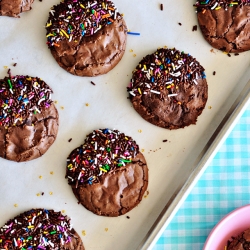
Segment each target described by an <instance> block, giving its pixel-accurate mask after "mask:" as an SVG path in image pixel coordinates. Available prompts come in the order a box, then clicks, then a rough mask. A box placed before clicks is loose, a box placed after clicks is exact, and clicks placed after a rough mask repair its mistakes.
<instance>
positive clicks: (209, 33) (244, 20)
mask: <svg viewBox="0 0 250 250" xmlns="http://www.w3.org/2000/svg"><path fill="white" fill-rule="evenodd" d="M212 2H213V3H211V4H210V5H208V6H204V5H200V4H199V3H197V4H196V6H197V18H198V23H199V26H200V29H201V32H202V34H203V36H204V38H205V39H206V41H207V42H208V43H209V44H210V45H211V46H212V47H214V48H216V49H219V50H222V51H225V52H228V53H238V52H244V51H247V50H250V2H249V1H245V2H243V1H235V2H233V3H234V4H233V5H231V6H230V2H228V3H226V1H224V2H225V3H224V5H222V6H219V5H218V4H217V5H216V3H217V1H212ZM221 2H223V1H221ZM241 2H242V3H241ZM214 6H215V7H214Z"/></svg>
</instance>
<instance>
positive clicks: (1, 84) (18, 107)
mask: <svg viewBox="0 0 250 250" xmlns="http://www.w3.org/2000/svg"><path fill="white" fill-rule="evenodd" d="M51 93H52V90H51V89H50V87H49V86H48V85H47V84H46V83H45V82H44V81H43V80H42V79H40V78H37V77H30V76H14V77H11V76H10V77H5V78H4V79H2V80H0V126H5V127H6V128H8V127H10V126H15V125H20V124H24V123H25V122H26V121H27V119H28V118H29V117H30V116H32V115H34V114H37V113H40V112H41V108H43V107H45V108H48V107H50V104H51V102H52V100H51Z"/></svg>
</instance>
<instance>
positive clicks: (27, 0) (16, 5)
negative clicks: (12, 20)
mask: <svg viewBox="0 0 250 250" xmlns="http://www.w3.org/2000/svg"><path fill="white" fill-rule="evenodd" d="M33 2H34V0H11V1H10V0H0V16H10V17H19V16H18V15H19V14H20V13H22V12H25V11H28V10H31V5H32V3H33Z"/></svg>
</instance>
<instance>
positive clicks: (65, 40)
mask: <svg viewBox="0 0 250 250" xmlns="http://www.w3.org/2000/svg"><path fill="white" fill-rule="evenodd" d="M46 29H47V33H46V34H47V44H48V47H49V49H50V50H51V53H52V55H53V56H54V58H55V59H56V61H57V63H58V64H59V65H60V66H61V67H62V68H64V69H65V70H66V71H68V72H69V73H71V74H74V75H78V76H96V75H101V74H105V73H107V72H109V71H110V70H111V69H113V68H114V67H115V66H116V65H117V63H118V62H119V61H120V60H121V58H122V56H123V54H124V52H125V48H126V42H127V27H126V24H125V21H124V19H123V18H122V16H121V14H120V13H119V12H118V10H117V8H116V6H115V5H114V4H113V3H112V2H111V1H109V0H104V1H103V0H102V1H100V0H97V1H96V0H91V1H86V0H79V1H72V0H65V1H64V2H61V3H60V4H58V5H55V6H53V7H52V8H51V10H50V14H49V18H48V21H47V24H46Z"/></svg>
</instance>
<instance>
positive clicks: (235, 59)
mask: <svg viewBox="0 0 250 250" xmlns="http://www.w3.org/2000/svg"><path fill="white" fill-rule="evenodd" d="M57 3H59V0H43V1H42V2H40V1H38V0H35V3H34V4H33V9H32V11H30V12H27V13H23V14H21V18H17V19H15V18H9V17H0V77H1V78H3V77H4V76H5V75H7V69H8V68H11V70H12V74H13V75H18V74H21V75H30V76H39V77H41V78H42V79H43V80H45V81H46V82H47V84H49V85H50V86H51V87H52V89H53V90H54V95H53V97H54V100H56V101H57V104H56V106H57V108H58V111H59V115H60V127H59V133H58V137H57V140H56V141H55V143H54V144H53V145H52V147H51V148H50V149H49V150H48V151H47V153H46V154H45V155H44V156H42V157H40V158H39V159H36V160H33V161H30V162H27V163H15V162H11V161H7V160H4V159H0V226H2V225H3V224H4V223H5V222H6V221H7V220H8V219H9V218H12V217H14V216H16V215H17V214H19V213H21V212H24V211H26V210H29V209H31V208H48V209H54V210H64V212H65V213H66V214H67V215H69V216H70V217H71V218H72V223H73V225H74V228H75V229H76V231H77V232H78V233H79V234H80V235H81V237H82V240H83V242H84V245H85V247H86V249H87V250H88V249H94V250H96V249H102V250H103V249H106V250H109V249H119V250H128V249H129V250H130V249H136V247H137V246H138V245H139V243H140V241H141V240H142V239H143V237H144V236H145V234H146V233H147V231H148V230H149V228H150V227H151V226H152V224H153V223H154V221H155V220H156V218H157V216H158V215H159V213H160V212H161V210H162V208H163V207H164V206H165V205H166V203H167V202H168V200H169V199H170V197H171V196H172V194H173V193H174V191H175V190H176V189H177V187H178V186H179V185H181V184H182V183H183V182H184V181H185V180H186V178H187V177H188V176H189V175H190V173H191V171H192V169H193V167H194V166H193V163H194V162H195V159H196V157H197V156H198V154H199V152H200V151H201V150H202V148H203V146H204V145H205V144H206V142H207V140H208V139H209V138H210V136H211V135H212V133H213V131H214V130H215V129H216V127H217V126H218V124H219V123H220V121H221V119H222V118H223V115H224V114H225V113H226V112H227V110H228V109H229V107H230V106H231V104H232V103H233V102H234V100H235V98H236V97H237V95H238V94H239V92H240V91H241V89H242V87H243V86H242V84H240V83H239V79H240V77H241V75H242V74H243V73H244V72H245V71H246V69H247V68H248V67H249V66H250V52H245V53H241V54H240V55H239V56H234V55H233V54H232V56H231V57H228V56H227V55H225V54H223V53H222V52H221V51H218V50H216V49H213V50H212V48H211V46H210V45H209V44H207V42H206V41H205V40H204V39H203V37H202V34H201V32H200V29H199V28H198V30H197V31H192V28H193V26H194V25H197V24H198V23H197V20H196V14H195V10H194V8H193V6H192V5H193V3H194V1H191V0H186V1H171V0H163V1H161V2H159V1H152V0H151V1H150V0H137V1H122V0H116V1H115V3H116V5H117V6H118V8H119V11H120V12H121V13H123V14H124V18H125V21H126V23H127V26H128V28H129V29H130V30H131V31H134V32H139V33H140V36H132V35H128V42H127V48H126V52H125V55H124V57H123V58H122V60H121V62H120V63H119V64H118V65H117V66H116V67H115V68H114V69H113V70H112V71H110V72H109V73H108V74H106V75H103V76H98V77H93V78H89V77H78V76H73V75H71V74H69V73H67V72H66V71H64V70H63V69H61V68H60V67H59V66H58V65H57V63H56V62H55V60H54V58H53V57H52V56H51V54H50V51H49V49H48V48H47V45H46V38H45V34H46V32H45V28H44V26H45V23H46V21H47V18H48V12H49V9H50V7H51V6H52V5H54V4H57ZM161 3H162V4H163V6H164V9H163V11H161V10H160V4H161ZM179 23H180V24H181V25H180V24H179ZM163 46H168V47H170V48H172V47H176V48H177V49H179V50H181V51H182V50H183V51H185V52H186V53H190V54H191V55H192V56H193V57H195V58H196V59H197V60H198V61H199V62H200V63H201V64H202V65H203V67H204V68H205V70H206V75H207V81H208V85H209V98H208V102H207V106H206V108H205V109H204V111H203V113H202V115H201V116H200V117H199V118H198V122H197V124H196V125H192V126H189V127H186V128H184V129H179V130H175V131H169V130H166V129H162V128H159V127H156V126H154V125H151V124H149V123H147V122H146V121H144V120H143V119H142V118H141V117H140V116H139V115H138V114H137V113H136V111H134V109H133V107H132V106H131V104H130V101H129V100H128V99H127V96H128V95H127V92H126V87H127V85H128V83H129V81H130V77H131V72H132V71H133V69H134V68H135V67H136V65H137V64H138V62H139V61H140V60H141V59H142V57H143V56H145V55H147V54H150V53H153V52H154V51H155V50H156V49H157V48H158V47H163ZM14 63H17V65H16V67H14V66H13V64H14ZM214 71H216V75H213V72H214ZM90 81H93V82H94V83H95V84H96V85H95V86H94V85H92V84H91V83H90ZM86 104H88V106H87V105H86ZM106 127H108V128H112V129H113V128H116V129H119V130H120V131H122V132H124V133H125V134H127V135H129V136H132V137H133V138H134V139H135V140H136V141H137V143H138V144H139V145H140V148H141V150H142V149H143V150H144V152H143V153H144V155H145V158H146V160H147V163H148V167H149V186H148V194H146V195H145V197H144V199H143V200H142V202H141V203H140V205H139V206H138V207H136V208H135V209H133V210H132V211H131V212H129V213H128V214H126V215H124V216H120V217H118V218H106V217H100V216H97V215H94V214H92V213H91V212H89V211H87V210H86V209H85V208H84V207H82V206H81V205H78V204H77V200H76V198H75V197H74V195H73V193H72V191H71V188H70V186H69V185H68V184H67V180H66V179H65V178H64V176H65V167H66V158H67V156H68V154H69V153H70V152H71V151H72V150H73V149H74V148H75V147H77V146H79V145H80V144H81V143H82V142H83V140H84V138H85V136H86V135H87V134H88V133H90V132H91V131H92V130H93V129H97V128H106ZM70 138H72V140H71V142H68V140H69V139H70ZM163 140H168V141H167V142H163ZM42 192H43V193H44V195H40V196H37V194H41V193H42ZM15 204H16V205H15ZM127 216H129V218H127Z"/></svg>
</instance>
